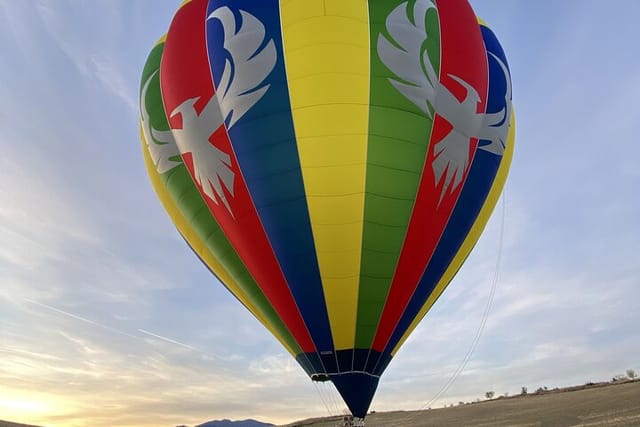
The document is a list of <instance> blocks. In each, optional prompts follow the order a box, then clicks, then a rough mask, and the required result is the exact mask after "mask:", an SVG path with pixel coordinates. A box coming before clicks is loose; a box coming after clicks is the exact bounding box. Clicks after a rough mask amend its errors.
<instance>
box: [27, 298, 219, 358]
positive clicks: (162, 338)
mask: <svg viewBox="0 0 640 427" xmlns="http://www.w3.org/2000/svg"><path fill="white" fill-rule="evenodd" d="M23 300H25V301H26V302H28V303H29V304H33V305H37V306H39V307H42V308H46V309H47V310H50V311H53V312H55V313H58V314H62V315H64V316H67V317H71V318H72V319H76V320H79V321H81V322H84V323H88V324H90V325H93V326H97V327H99V328H102V329H105V330H107V331H110V332H114V333H116V334H120V335H123V336H125V337H129V338H133V339H135V340H142V337H140V336H138V335H132V334H130V333H127V332H124V331H121V330H119V329H115V328H112V327H110V326H107V325H103V324H101V323H98V322H95V321H93V320H91V319H87V318H85V317H82V316H78V315H76V314H73V313H69V312H68V311H64V310H60V309H59V308H55V307H52V306H50V305H47V304H43V303H41V302H38V301H34V300H31V299H28V298H23ZM137 331H138V332H141V333H143V334H145V335H149V336H152V337H154V338H157V339H159V340H162V341H166V342H168V343H171V344H174V345H179V346H180V347H184V348H187V349H189V350H191V351H195V352H198V353H202V354H205V355H207V356H211V357H215V358H217V359H220V360H226V359H225V358H224V357H221V356H218V355H217V354H211V353H207V352H204V351H202V350H199V349H197V348H195V347H193V346H190V345H189V344H185V343H181V342H180V341H176V340H172V339H171V338H167V337H163V336H162V335H158V334H154V333H153V332H149V331H146V330H144V329H138V330H137Z"/></svg>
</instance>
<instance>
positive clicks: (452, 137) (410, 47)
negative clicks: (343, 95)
mask: <svg viewBox="0 0 640 427" xmlns="http://www.w3.org/2000/svg"><path fill="white" fill-rule="evenodd" d="M429 9H435V6H434V4H433V2H432V1H431V0H417V1H416V2H415V4H414V6H413V13H411V14H410V10H409V2H405V3H402V4H401V5H399V6H398V7H396V8H395V9H394V10H393V11H392V12H391V13H390V14H389V16H388V17H387V20H386V28H387V31H388V33H389V36H390V39H388V38H387V37H386V36H383V35H382V34H381V35H380V36H379V37H378V46H377V49H378V55H379V57H380V59H381V61H382V62H383V63H384V64H385V65H386V66H387V68H389V70H391V71H392V72H393V73H394V74H395V75H396V77H397V79H389V81H390V83H391V84H392V85H393V86H394V87H395V88H396V89H397V90H398V91H399V92H400V93H402V94H403V95H404V96H405V97H406V98H407V99H409V100H410V101H411V102H412V103H413V104H415V105H416V106H417V107H418V108H420V110H422V112H423V113H424V114H425V115H426V116H427V117H429V118H430V119H433V118H434V116H435V114H438V115H439V116H441V117H442V118H444V119H445V120H446V121H448V122H449V123H450V124H451V126H452V129H451V131H450V132H449V133H448V134H447V135H446V136H445V137H444V138H443V139H442V140H440V141H438V142H437V143H436V145H435V147H434V154H435V159H434V161H433V164H432V167H433V171H434V174H435V179H436V184H439V183H440V182H441V181H442V179H444V185H443V189H442V193H441V195H440V201H442V198H443V197H444V195H445V194H446V192H447V191H453V190H454V189H455V188H457V187H458V185H460V183H461V182H462V179H463V178H464V174H465V172H466V170H467V168H468V167H469V157H470V149H471V138H478V139H484V140H489V141H491V143H490V144H487V145H484V146H480V147H479V148H480V149H482V150H486V151H488V152H491V153H493V154H496V155H502V154H503V153H504V146H505V141H506V137H507V132H508V127H509V121H510V114H511V84H510V78H509V72H508V69H507V67H506V65H505V64H504V63H502V61H500V59H499V58H498V57H496V56H495V55H493V54H492V56H493V58H495V59H496V60H497V61H498V63H499V64H500V66H501V67H502V70H503V71H504V73H505V78H506V81H507V93H506V96H505V98H506V105H507V107H506V108H505V109H503V110H502V111H500V112H499V113H492V114H485V113H478V112H477V106H478V103H479V102H480V95H479V94H478V92H477V91H476V90H475V89H474V88H473V87H472V86H471V85H470V84H469V83H467V82H466V81H464V80H463V79H461V78H459V77H458V76H454V75H451V74H449V77H451V78H452V79H454V80H455V81H456V82H458V83H459V84H460V85H461V86H462V87H464V88H465V89H466V91H467V93H466V96H465V98H464V99H463V100H462V101H459V100H458V99H457V98H456V97H455V96H454V94H453V93H451V91H450V90H449V89H448V88H447V87H445V86H444V85H443V84H442V83H441V82H440V79H439V76H438V75H437V74H436V71H435V69H434V67H433V64H432V63H431V60H430V59H429V56H428V54H427V51H426V50H425V49H424V46H425V42H426V41H427V39H428V34H427V28H426V16H427V12H428V11H429ZM410 16H412V17H413V21H412V20H411V18H410Z"/></svg>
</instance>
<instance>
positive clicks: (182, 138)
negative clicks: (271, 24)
mask: <svg viewBox="0 0 640 427" xmlns="http://www.w3.org/2000/svg"><path fill="white" fill-rule="evenodd" d="M239 12H240V16H241V18H242V24H241V25H240V26H238V23H237V22H236V18H235V15H234V14H233V12H232V11H231V10H230V9H229V8H228V7H221V8H218V9H216V10H215V11H213V12H212V13H211V14H210V15H209V17H208V19H209V20H211V19H217V20H219V21H220V23H221V24H222V27H223V30H224V49H225V51H226V54H227V55H226V60H225V67H224V70H223V73H222V76H221V78H220V83H219V85H218V87H217V91H216V93H215V95H214V96H213V97H211V99H209V101H207V104H206V106H205V107H204V109H203V110H202V111H201V112H200V113H199V114H198V112H197V111H196V109H195V108H194V106H195V104H196V103H197V102H198V101H199V100H200V97H195V98H191V99H187V100H185V101H184V102H183V103H182V104H180V105H179V106H178V107H177V108H176V109H175V110H173V111H172V112H171V115H170V117H171V118H173V117H176V116H178V115H180V116H181V118H182V129H171V130H170V131H159V130H156V129H154V128H153V127H152V126H151V124H150V121H149V113H148V111H147V110H146V105H145V102H144V100H145V99H146V93H147V90H148V88H149V85H150V83H151V80H152V79H153V77H154V76H155V74H157V71H156V73H154V74H152V75H151V76H150V77H149V79H148V80H147V81H146V82H145V84H144V86H143V89H142V92H141V98H142V100H141V102H140V105H141V106H143V109H142V112H141V117H142V120H141V121H142V127H143V132H144V134H145V138H146V140H147V147H148V149H149V153H150V155H151V158H152V160H153V163H154V165H156V169H157V171H158V173H161V174H162V173H165V172H167V171H169V170H171V169H172V168H174V167H176V166H179V165H180V164H181V161H180V160H175V158H176V156H180V155H184V154H188V153H190V154H191V156H192V159H193V169H194V179H195V181H196V182H197V183H198V185H200V186H201V187H202V190H203V192H204V194H206V195H207V196H208V197H209V198H211V200H212V201H213V202H214V203H216V204H217V203H218V199H220V200H221V201H222V203H223V204H224V205H225V207H226V208H227V210H228V211H229V213H231V215H233V212H232V211H231V206H230V204H229V200H227V197H226V195H225V191H224V189H226V190H227V192H228V194H229V195H230V196H231V197H233V195H234V189H233V184H234V179H235V174H234V172H233V169H232V164H231V156H230V154H229V153H225V152H224V151H222V150H220V149H219V148H218V147H216V146H214V145H213V144H211V142H210V141H209V138H211V136H212V135H213V134H214V132H216V130H218V129H219V128H220V127H221V126H225V122H226V128H227V131H228V130H230V129H231V128H232V127H233V125H234V124H235V123H236V122H237V121H238V120H239V119H240V118H241V117H242V116H243V115H245V114H246V113H247V111H249V109H251V107H253V106H254V105H255V104H256V103H257V102H258V101H259V100H260V99H261V98H262V97H263V96H264V94H265V93H266V92H267V90H268V89H269V85H268V84H266V85H263V82H264V80H265V79H266V78H267V77H268V76H269V74H270V73H271V71H273V68H274V67H275V64H276V60H277V54H276V48H275V44H274V42H273V40H269V41H268V42H267V43H266V45H265V44H264V42H265V34H266V31H265V28H264V25H263V24H262V23H261V22H260V21H259V20H258V19H257V18H256V17H254V16H253V15H251V14H249V13H247V12H245V11H242V10H241V11H239ZM263 45H264V47H263V48H260V47H261V46H263ZM216 196H217V197H216Z"/></svg>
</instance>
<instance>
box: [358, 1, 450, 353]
mask: <svg viewBox="0 0 640 427" xmlns="http://www.w3.org/2000/svg"><path fill="white" fill-rule="evenodd" d="M403 2H404V3H406V4H407V5H408V7H407V11H408V14H409V19H410V20H412V21H413V19H414V18H413V16H412V13H413V4H414V3H415V2H413V1H409V2H408V3H407V2H406V0H397V1H388V2H380V1H370V2H369V15H370V26H371V31H370V34H371V99H370V119H369V141H368V152H367V177H366V196H365V212H364V232H363V243H362V244H363V252H362V262H361V271H360V274H361V276H360V290H359V302H358V318H357V334H356V347H357V348H369V347H370V346H371V344H372V342H373V339H374V336H375V333H376V329H377V326H378V322H379V320H380V316H381V314H382V310H383V308H384V304H385V301H386V298H387V294H388V292H389V288H390V287H391V283H392V281H393V275H394V272H395V269H396V265H397V263H398V259H399V257H400V252H401V250H402V246H403V243H404V239H405V236H406V233H407V228H408V226H409V221H410V219H411V213H412V211H413V206H414V201H415V198H416V194H417V192H418V187H419V184H420V178H421V176H422V170H423V168H424V162H425V158H426V155H427V149H428V145H429V137H430V134H431V127H432V120H431V119H429V118H428V117H427V116H426V115H425V114H424V112H422V111H421V110H420V109H419V108H418V107H416V106H415V105H414V104H413V103H411V102H410V101H409V100H408V99H407V98H406V97H404V96H403V95H402V94H401V93H400V92H398V90H397V89H396V88H395V87H394V86H393V85H392V84H391V83H390V81H389V79H398V78H397V77H396V76H395V75H394V74H393V73H392V72H391V71H390V70H389V69H388V68H387V67H386V66H385V65H384V64H383V63H382V62H381V60H380V58H379V56H378V52H377V46H378V38H379V37H380V35H381V34H383V35H385V36H388V32H387V29H386V24H385V21H386V19H387V16H388V15H389V13H391V11H392V10H393V9H395V8H396V7H398V6H399V5H400V4H402V3H403ZM413 22H415V21H413ZM426 26H427V31H428V34H429V37H428V38H427V40H426V41H425V43H424V44H423V51H425V50H426V52H427V54H428V56H429V58H430V59H431V61H432V63H433V64H434V66H435V69H436V72H439V68H440V67H439V61H440V38H439V34H440V30H439V24H438V16H437V13H436V11H435V9H431V10H430V11H429V12H428V14H427V18H426ZM387 38H389V37H387Z"/></svg>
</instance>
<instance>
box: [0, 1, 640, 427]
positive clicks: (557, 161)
mask: <svg viewBox="0 0 640 427" xmlns="http://www.w3.org/2000/svg"><path fill="white" fill-rule="evenodd" d="M178 3H179V2H178V1H175V2H172V1H167V2H158V1H152V0H92V1H77V0H56V1H46V0H21V1H15V0H0V129H1V132H0V148H1V153H2V154H1V155H0V418H3V419H8V420H12V421H18V422H25V423H33V424H40V425H47V426H54V427H55V426H71V427H75V426H112V425H119V426H145V425H149V426H151V425H153V426H159V425H166V426H172V425H177V424H197V423H200V422H204V421H206V420H211V419H220V418H231V419H244V418H256V419H260V420H262V421H268V422H273V423H286V422H291V421H294V420H297V419H301V418H306V417H312V416H325V415H328V414H337V413H342V411H343V410H344V405H343V404H341V403H340V402H339V398H338V397H337V394H336V392H335V391H334V390H333V389H331V388H330V386H328V385H317V384H315V385H314V383H312V382H311V381H310V380H309V379H308V378H307V377H306V375H305V374H304V372H303V371H302V369H301V368H300V367H299V366H298V365H297V364H296V363H295V362H294V361H293V360H292V359H291V358H290V356H289V355H288V353H286V352H285V351H284V350H283V349H282V348H281V347H280V345H279V343H278V342H277V341H276V340H275V339H274V338H273V337H271V336H270V335H269V334H268V333H267V332H266V331H265V330H264V329H263V328H262V326H261V325H260V324H259V323H258V322H257V321H256V320H255V319H254V318H253V317H252V316H251V315H250V314H249V313H248V312H246V311H245V310H244V308H243V307H241V305H240V304H239V303H238V302H237V301H236V300H235V299H234V298H233V297H232V296H231V295H230V294H229V293H228V292H227V291H226V290H224V289H223V287H222V286H221V285H220V284H219V283H217V282H216V280H215V279H214V278H213V277H212V276H211V275H210V274H209V273H208V271H207V270H206V269H205V268H204V267H203V266H202V264H201V263H200V262H199V261H198V260H197V259H196V258H195V257H194V256H193V254H192V253H191V251H190V250H189V249H188V248H187V246H186V245H185V243H184V242H183V241H182V239H181V238H180V236H179V235H178V233H177V232H176V230H175V228H174V226H173V225H172V223H171V221H170V220H169V218H168V216H167V215H166V214H165V213H164V211H163V209H162V207H161V205H160V203H159V201H157V199H156V197H155V194H154V193H153V190H152V188H151V185H150V183H149V181H148V178H147V176H146V172H145V170H144V166H143V160H142V154H141V146H140V142H139V140H138V107H137V104H138V101H137V98H138V87H139V78H140V74H141V70H142V67H143V64H144V61H145V59H146V55H147V53H148V52H149V50H150V48H151V47H152V45H153V43H154V42H155V40H156V39H157V38H158V37H159V36H161V35H162V34H163V33H164V32H165V31H166V29H167V27H168V25H169V23H170V20H171V16H172V15H173V13H174V12H175V9H176V7H177V5H178ZM471 3H472V5H473V7H474V9H475V11H476V13H477V14H478V15H479V16H481V17H483V18H484V19H485V20H486V21H487V22H488V23H489V24H490V25H491V27H492V28H493V29H494V31H495V32H496V33H497V35H498V37H499V38H500V40H501V41H502V43H503V46H504V48H505V51H506V53H507V57H508V59H509V62H510V67H511V73H512V79H513V96H514V105H515V109H516V114H517V121H518V123H517V138H516V150H515V157H514V160H513V164H512V168H511V173H510V177H509V180H508V183H507V186H506V190H505V193H504V197H503V198H502V200H501V202H500V203H499V204H498V206H497V208H496V211H495V212H494V215H493V217H492V219H491V221H490V222H489V224H488V226H487V229H486V231H485V233H484V235H483V236H482V238H481V239H480V241H479V243H478V244H477V246H476V248H475V249H474V251H473V253H472V254H471V256H470V257H469V259H468V261H467V263H466V264H465V265H464V266H463V268H462V269H461V271H460V272H459V274H458V275H457V276H456V278H455V279H454V280H453V282H452V283H451V285H450V286H449V288H448V289H447V291H446V292H445V294H444V295H443V296H442V298H440V300H439V301H438V302H437V304H436V305H435V307H434V308H433V309H432V310H431V312H430V313H429V314H428V315H427V317H426V318H425V319H424V321H423V322H422V323H421V325H420V326H419V328H418V329H417V330H416V331H415V332H414V333H413V335H412V336H411V337H410V339H409V340H408V341H407V342H406V344H405V345H404V347H403V348H402V350H401V351H400V352H399V353H398V354H397V356H396V357H395V359H394V360H393V362H392V363H391V365H390V366H389V368H388V369H387V371H386V372H385V375H384V376H383V378H382V380H381V383H380V386H379V388H378V392H377V395H376V397H375V398H374V400H373V403H372V406H371V409H372V410H376V411H385V410H397V409H407V410H408V409H419V408H422V407H425V406H430V407H434V408H435V407H442V406H443V405H448V404H451V403H457V402H459V401H472V400H475V399H477V398H483V397H484V394H485V392H487V391H494V392H495V393H496V395H501V394H505V393H510V394H516V393H519V392H520V390H521V387H523V386H525V387H527V388H528V389H529V390H530V391H533V390H535V389H536V388H538V387H544V386H546V387H550V388H551V387H560V386H566V385H573V384H582V383H585V382H588V381H606V380H610V379H611V377H613V376H614V375H617V374H623V373H624V372H625V371H626V370H627V369H635V370H636V371H640V356H638V355H640V339H639V338H640V331H639V329H638V326H637V325H640V255H639V250H640V219H639V218H640V197H638V194H639V190H638V187H639V186H640V168H639V167H638V158H640V148H639V147H640V144H638V142H637V137H638V135H639V134H640V107H638V106H637V105H638V100H639V99H640V47H639V45H638V42H637V41H638V36H637V17H638V16H640V2H637V1H636V0H617V1H615V2H610V3H606V4H604V3H602V2H600V1H598V2H596V1H592V0H566V1H562V2H558V1H555V0H539V1H536V2H531V1H526V0H509V1H500V2H498V1H494V0H472V1H471ZM487 310H488V312H487ZM485 312H487V313H488V314H487V315H486V316H485V315H484V313H485ZM479 331H480V332H481V335H480V336H479V339H478V340H477V344H476V345H475V346H474V342H476V339H475V337H476V336H477V334H478V332H479ZM470 350H473V352H472V353H471V354H470V356H467V355H468V354H469V352H470ZM463 361H466V363H464V364H463ZM461 368H464V369H462V370H461ZM458 371H461V372H460V373H459V374H458V375H457V376H456V377H455V378H456V379H455V381H453V382H451V381H450V380H451V379H452V378H454V374H455V373H456V372H458ZM443 388H446V390H445V392H443V393H440V392H441V391H442V390H443ZM438 395H439V396H440V398H439V399H435V400H434V397H437V396H438Z"/></svg>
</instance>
